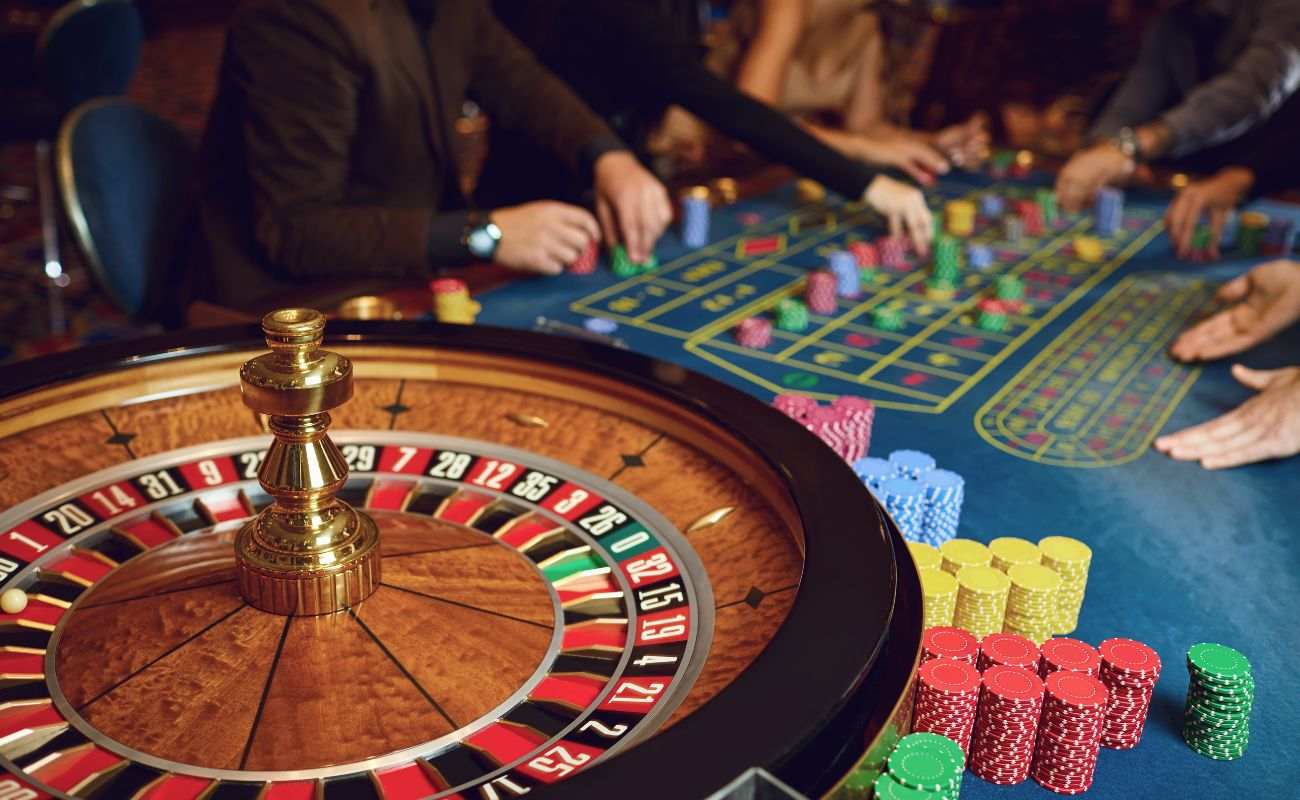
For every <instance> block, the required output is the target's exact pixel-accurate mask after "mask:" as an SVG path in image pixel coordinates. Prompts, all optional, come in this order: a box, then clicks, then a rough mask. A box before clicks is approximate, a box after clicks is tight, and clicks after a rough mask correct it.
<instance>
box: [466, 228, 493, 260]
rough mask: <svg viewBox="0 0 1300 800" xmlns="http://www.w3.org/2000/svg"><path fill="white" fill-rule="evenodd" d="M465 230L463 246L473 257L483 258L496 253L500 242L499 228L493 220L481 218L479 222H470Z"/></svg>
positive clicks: (490, 256)
mask: <svg viewBox="0 0 1300 800" xmlns="http://www.w3.org/2000/svg"><path fill="white" fill-rule="evenodd" d="M470 225H471V227H469V228H468V229H467V230H466V231H465V247H466V249H468V250H469V252H470V254H471V255H473V256H474V257H475V258H481V259H484V260H487V259H490V258H492V256H493V255H495V254H496V251H497V245H499V244H501V229H500V228H498V227H497V225H496V223H495V222H491V221H489V220H483V221H482V223H481V224H477V225H476V224H474V223H473V222H471V223H470Z"/></svg>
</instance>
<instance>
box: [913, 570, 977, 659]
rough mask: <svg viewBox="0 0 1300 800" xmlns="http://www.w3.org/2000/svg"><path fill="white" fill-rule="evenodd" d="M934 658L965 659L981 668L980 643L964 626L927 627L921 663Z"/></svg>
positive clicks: (922, 643) (922, 642)
mask: <svg viewBox="0 0 1300 800" xmlns="http://www.w3.org/2000/svg"><path fill="white" fill-rule="evenodd" d="M939 574H941V575H947V574H948V573H946V572H941V573H939ZM949 577H951V576H949ZM932 658H951V659H954V660H956V661H964V662H966V663H967V664H970V665H971V666H972V667H975V669H976V670H979V668H980V667H979V660H980V644H979V642H978V641H976V639H975V637H974V636H971V635H970V631H967V630H963V629H962V628H954V627H952V626H951V625H937V626H933V627H927V628H926V629H925V631H924V632H923V633H922V634H921V663H922V664H924V663H925V662H927V661H929V660H930V659H932Z"/></svg>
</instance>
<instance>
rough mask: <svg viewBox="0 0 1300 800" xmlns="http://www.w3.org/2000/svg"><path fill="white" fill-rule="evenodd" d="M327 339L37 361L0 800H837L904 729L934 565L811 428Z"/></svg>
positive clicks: (498, 364)
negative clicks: (722, 793)
mask: <svg viewBox="0 0 1300 800" xmlns="http://www.w3.org/2000/svg"><path fill="white" fill-rule="evenodd" d="M322 325H323V320H321V319H320V317H319V315H316V314H315V312H307V311H303V310H295V311H284V312H276V313H275V314H273V315H270V316H268V318H267V320H265V321H264V330H263V331H262V332H258V331H256V330H254V329H248V328H238V329H227V330H220V331H202V332H195V333H190V334H184V335H181V336H173V337H165V338H159V339H154V340H146V341H142V342H134V343H126V344H119V345H111V346H105V347H100V348H94V349H86V350H82V351H78V352H75V353H70V354H64V355H61V356H55V357H50V358H46V359H43V360H41V361H36V362H29V363H27V364H21V365H18V366H16V367H12V368H9V369H8V370H7V373H8V374H7V375H6V381H5V383H4V388H3V389H2V390H0V509H3V511H2V512H0V577H2V580H3V583H2V584H0V589H2V590H3V593H0V606H3V609H2V611H3V613H0V665H2V668H0V768H2V769H3V770H6V771H7V772H8V773H10V774H9V775H0V797H3V798H5V800H12V799H13V798H28V797H46V796H52V797H78V798H148V799H149V800H180V799H181V798H209V799H211V798H264V799H266V800H299V798H301V799H302V800H306V798H326V799H327V800H344V799H345V798H346V799H351V798H367V799H373V798H387V799H388V800H393V799H394V798H401V799H403V800H405V799H406V798H418V797H427V796H437V797H461V798H507V797H515V796H520V795H525V794H527V795H530V796H532V797H551V796H561V797H619V798H640V797H647V798H649V797H656V798H666V797H672V798H679V797H680V798H688V797H707V796H709V795H710V794H712V793H714V792H715V791H717V790H718V789H719V788H721V787H723V786H724V785H725V784H727V783H728V782H729V781H730V780H732V779H733V778H735V777H736V776H737V775H739V774H740V773H742V772H743V771H744V770H746V769H747V768H749V767H752V766H761V767H764V768H766V769H768V770H769V771H771V772H773V773H775V774H776V775H778V776H779V777H781V778H782V779H784V780H786V781H787V782H789V783H790V784H792V785H793V786H795V787H796V788H798V789H800V790H801V791H804V792H806V793H809V794H819V793H822V792H825V791H827V790H828V789H829V788H830V787H831V786H832V785H833V784H834V783H835V781H836V780H837V779H838V777H839V776H841V775H843V774H844V772H845V771H846V770H847V769H848V768H850V767H851V766H852V764H853V763H854V762H855V761H856V760H857V759H858V758H859V757H860V756H861V754H862V752H863V751H864V749H866V748H868V747H869V746H871V745H873V743H875V744H879V743H881V742H886V741H887V740H888V737H890V736H891V735H896V734H897V730H898V728H899V727H901V726H900V725H899V724H898V720H903V719H905V718H906V716H907V713H908V709H907V707H906V706H907V705H908V703H907V701H906V697H907V689H908V687H909V681H910V676H911V670H912V667H913V665H914V663H915V660H916V655H917V649H918V646H919V638H920V609H919V604H920V592H919V588H918V585H917V577H916V573H915V570H914V568H913V566H912V562H911V559H910V558H909V557H908V556H907V555H906V549H905V548H904V547H902V541H901V539H900V538H899V536H898V534H897V532H896V530H895V529H894V527H893V525H892V523H891V522H889V520H888V519H887V517H886V516H885V515H884V514H883V512H881V511H880V509H879V508H878V507H877V506H876V505H875V503H874V502H873V501H872V499H871V497H870V495H869V494H868V493H867V492H866V490H865V489H864V488H863V487H862V486H861V484H860V483H859V482H858V481H857V480H856V479H855V477H854V476H853V474H852V471H851V470H849V469H847V468H846V467H845V466H844V464H843V463H841V462H840V461H839V460H838V459H837V458H836V457H835V455H834V454H833V453H832V452H831V451H830V450H829V449H827V448H824V447H821V446H820V445H819V444H818V443H817V442H816V441H815V439H814V438H812V437H811V435H810V434H808V433H807V432H806V431H804V430H802V429H801V428H800V427H799V426H798V425H797V424H795V423H792V422H790V421H789V420H787V419H786V418H785V417H784V416H782V415H781V414H779V413H777V412H775V411H773V410H771V409H769V408H767V407H766V406H764V405H763V404H762V403H760V402H758V401H757V400H754V399H752V398H750V397H749V396H747V395H744V394H742V393H740V392H738V391H736V390H733V389H730V388H728V387H725V386H723V385H721V384H718V383H716V382H714V381H711V380H709V379H707V378H704V377H702V376H699V375H696V374H693V373H690V372H688V371H686V370H684V369H682V368H680V367H678V366H675V365H672V364H668V363H665V362H660V361H655V360H652V359H649V358H645V357H641V356H637V355H633V354H630V353H626V352H622V351H618V350H614V349H611V348H606V347H603V346H599V345H595V344H590V343H586V342H580V341H574V340H565V339H557V338H553V337H547V336H542V335H539V334H527V333H522V332H519V331H506V330H501V329H491V328H478V327H466V326H441V327H440V326H429V325H422V326H416V325H408V324H404V323H353V324H351V325H344V324H340V323H334V324H332V325H331V330H330V332H329V337H328V338H326V339H325V340H324V344H323V347H327V348H328V351H326V350H324V349H318V346H320V345H321V334H320V328H321V326H322ZM264 336H265V339H266V343H265V344H264V342H263V337H264ZM267 344H269V345H270V346H272V348H273V351H274V354H273V355H270V354H266V345H267ZM329 351H332V352H329ZM335 354H337V355H335ZM259 355H260V356H261V358H257V357H258V356H259ZM339 355H341V356H342V358H339V357H338V356H339ZM255 358H257V360H256V361H251V360H252V359H255ZM246 362H250V363H248V364H247V365H246ZM349 362H350V365H349ZM259 365H260V366H259ZM241 366H242V367H243V368H242V371H241ZM353 372H355V379H354V378H353ZM241 381H242V398H241ZM349 398H350V399H349ZM254 409H255V410H256V411H261V412H264V413H262V414H259V413H256V412H255V410H254ZM327 431H328V433H327ZM331 441H332V442H333V443H335V444H331V443H330V442H331ZM354 509H356V510H354ZM4 792H9V794H4Z"/></svg>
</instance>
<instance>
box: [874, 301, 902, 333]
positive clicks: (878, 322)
mask: <svg viewBox="0 0 1300 800" xmlns="http://www.w3.org/2000/svg"><path fill="white" fill-rule="evenodd" d="M905 326H906V322H905V321H904V320H903V309H901V308H898V307H897V306H892V305H886V306H876V307H875V308H873V309H872V310H871V327H873V328H878V329H879V330H882V331H901V330H902V329H903V328H904V327H905Z"/></svg>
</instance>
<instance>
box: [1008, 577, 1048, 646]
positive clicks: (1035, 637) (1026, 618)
mask: <svg viewBox="0 0 1300 800" xmlns="http://www.w3.org/2000/svg"><path fill="white" fill-rule="evenodd" d="M1006 574H1007V578H1008V579H1010V581H1011V593H1010V595H1009V597H1008V598H1007V617H1006V626H1005V628H1004V630H1005V631H1006V632H1008V633H1018V634H1020V635H1021V636H1024V637H1025V638H1027V639H1029V640H1031V641H1033V642H1034V643H1035V644H1041V643H1042V642H1045V641H1047V640H1048V639H1050V638H1051V636H1052V634H1053V633H1054V632H1055V631H1054V630H1053V628H1054V627H1055V625H1056V621H1057V613H1058V612H1057V609H1058V604H1059V600H1058V598H1059V596H1060V593H1061V586H1062V583H1061V577H1060V576H1059V575H1057V574H1056V573H1055V572H1053V571H1052V570H1051V569H1050V568H1048V567H1044V566H1043V565H1041V564H1013V565H1012V566H1011V567H1009V568H1008V569H1007V573H1006Z"/></svg>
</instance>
